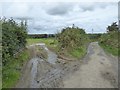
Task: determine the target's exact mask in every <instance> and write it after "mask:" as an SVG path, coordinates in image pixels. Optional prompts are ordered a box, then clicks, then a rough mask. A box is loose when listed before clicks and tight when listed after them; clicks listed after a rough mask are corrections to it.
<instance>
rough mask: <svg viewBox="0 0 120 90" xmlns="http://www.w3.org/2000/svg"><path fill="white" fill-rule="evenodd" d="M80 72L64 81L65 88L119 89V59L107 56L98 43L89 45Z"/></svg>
mask: <svg viewBox="0 0 120 90" xmlns="http://www.w3.org/2000/svg"><path fill="white" fill-rule="evenodd" d="M83 63H84V64H82V65H81V66H80V68H79V70H78V71H77V72H75V73H74V74H72V75H71V76H70V78H68V79H67V80H65V81H64V87H65V88H68V87H69V88H70V87H71V88H117V87H118V59H117V57H113V56H110V55H107V54H106V53H105V52H104V51H103V49H102V48H101V47H100V46H99V45H98V43H97V42H93V43H91V44H90V45H89V48H88V53H87V55H86V56H85V58H84V59H83Z"/></svg>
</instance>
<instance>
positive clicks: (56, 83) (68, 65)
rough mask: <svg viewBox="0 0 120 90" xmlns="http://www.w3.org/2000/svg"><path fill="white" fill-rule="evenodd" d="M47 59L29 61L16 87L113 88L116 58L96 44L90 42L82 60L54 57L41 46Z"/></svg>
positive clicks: (115, 83) (115, 84)
mask: <svg viewBox="0 0 120 90" xmlns="http://www.w3.org/2000/svg"><path fill="white" fill-rule="evenodd" d="M38 45H39V46H40V47H43V48H44V49H45V50H46V51H47V53H48V60H47V61H45V60H43V59H41V58H38V57H36V58H33V59H31V60H30V61H29V62H28V63H27V64H26V66H25V67H24V71H23V75H22V77H21V79H20V80H19V82H18V84H17V85H16V87H17V88H58V87H60V88H62V87H67V88H70V87H71V88H114V87H117V83H118V82H117V80H118V78H117V77H118V76H117V75H118V74H117V70H118V69H117V65H118V64H117V58H116V57H111V56H108V55H106V54H105V52H104V51H103V50H102V49H101V47H100V46H99V45H98V43H96V42H94V43H91V44H90V45H89V47H88V53H87V55H86V56H85V57H84V58H83V60H75V61H66V60H63V59H60V58H57V55H56V54H55V53H54V52H51V51H50V50H49V49H48V48H47V47H46V46H45V45H44V44H38Z"/></svg>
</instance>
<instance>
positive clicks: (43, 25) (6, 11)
mask: <svg viewBox="0 0 120 90" xmlns="http://www.w3.org/2000/svg"><path fill="white" fill-rule="evenodd" d="M113 1H114V2H113ZM113 1H111V0H110V1H109V2H105V1H101V2H96V1H95V0H94V1H91V2H88V1H86V2H82V1H76V0H70V1H69V2H66V1H65V0H63V1H62V2H61V1H49V0H48V2H47V1H46V0H44V1H39V2H38V1H35V0H31V1H28V0H27V1H25V0H24V1H21V0H4V1H1V2H0V8H2V10H1V11H0V16H2V17H3V16H5V17H7V18H10V17H13V18H14V19H15V20H16V21H20V20H21V19H26V20H27V23H28V33H29V34H53V33H57V32H60V31H61V30H62V28H65V27H68V26H69V27H71V26H72V24H74V25H75V26H77V27H80V28H83V29H85V31H86V33H91V32H92V29H93V33H105V32H106V27H107V26H108V25H111V24H112V23H113V22H117V21H118V2H117V0H116V1H115V0H113Z"/></svg>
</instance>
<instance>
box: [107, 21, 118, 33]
mask: <svg viewBox="0 0 120 90" xmlns="http://www.w3.org/2000/svg"><path fill="white" fill-rule="evenodd" d="M118 30H119V28H118V25H117V22H113V23H112V24H111V25H110V26H108V27H107V32H116V31H118Z"/></svg>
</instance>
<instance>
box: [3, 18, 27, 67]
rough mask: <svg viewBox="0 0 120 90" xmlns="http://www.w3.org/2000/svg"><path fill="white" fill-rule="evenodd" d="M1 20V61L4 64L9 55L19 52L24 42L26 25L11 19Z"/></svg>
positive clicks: (12, 55)
mask: <svg viewBox="0 0 120 90" xmlns="http://www.w3.org/2000/svg"><path fill="white" fill-rule="evenodd" d="M1 22H2V59H3V60H2V63H3V65H6V64H7V63H8V62H9V61H10V59H9V58H10V57H14V55H15V54H16V53H17V52H19V51H20V50H21V49H23V48H24V47H25V44H26V37H27V32H26V26H25V25H24V24H23V22H21V25H18V24H17V23H16V22H15V21H14V20H13V19H8V20H6V19H3V20H1Z"/></svg>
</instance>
